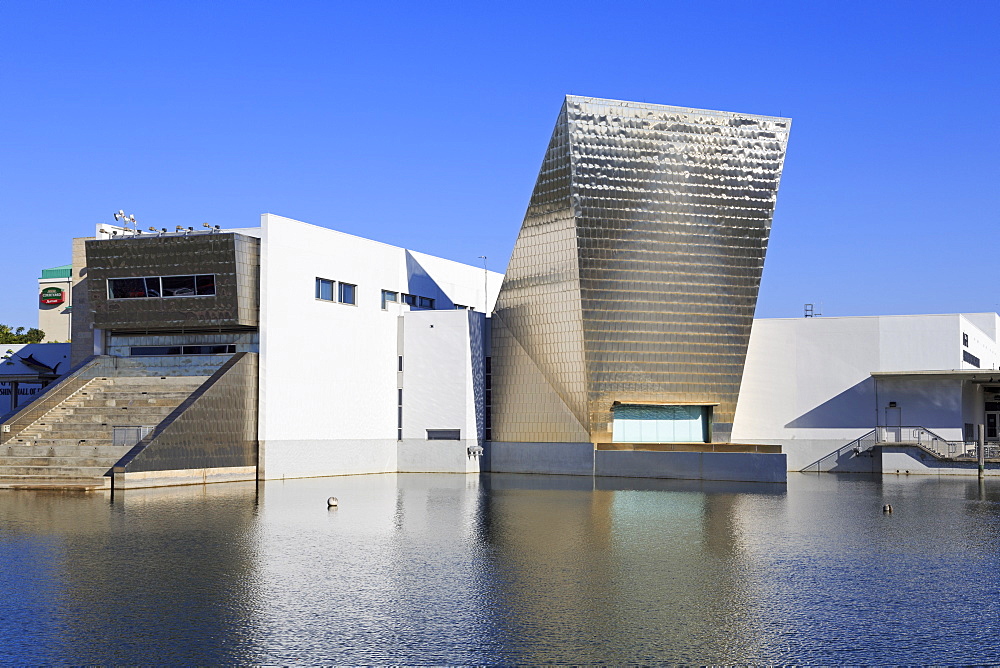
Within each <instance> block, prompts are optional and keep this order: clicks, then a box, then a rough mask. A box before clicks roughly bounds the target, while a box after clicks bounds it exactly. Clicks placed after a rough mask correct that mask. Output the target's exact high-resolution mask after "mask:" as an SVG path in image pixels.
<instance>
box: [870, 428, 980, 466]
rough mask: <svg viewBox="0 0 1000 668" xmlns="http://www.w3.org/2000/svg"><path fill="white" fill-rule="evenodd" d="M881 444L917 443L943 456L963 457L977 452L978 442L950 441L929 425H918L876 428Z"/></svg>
mask: <svg viewBox="0 0 1000 668" xmlns="http://www.w3.org/2000/svg"><path fill="white" fill-rule="evenodd" d="M876 432H877V436H876V438H877V441H878V443H879V445H882V444H893V443H899V444H900V445H908V444H916V445H919V446H920V447H922V448H924V449H925V450H928V451H930V452H933V453H934V454H937V455H939V456H941V457H949V458H954V457H963V456H967V455H969V453H970V451H972V452H973V453H974V452H975V448H976V444H975V443H974V442H972V443H970V442H968V441H949V440H948V439H946V438H943V437H942V436H940V435H938V434H936V433H934V432H933V431H931V430H930V429H928V428H927V427H923V426H918V425H901V426H891V427H889V426H880V427H878V428H877V429H876Z"/></svg>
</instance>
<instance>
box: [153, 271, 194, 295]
mask: <svg viewBox="0 0 1000 668" xmlns="http://www.w3.org/2000/svg"><path fill="white" fill-rule="evenodd" d="M160 281H161V284H162V285H163V296H164V297H190V296H191V295H194V294H196V292H195V280H194V276H164V277H163V278H161V279H160Z"/></svg>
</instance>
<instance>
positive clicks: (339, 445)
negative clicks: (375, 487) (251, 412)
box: [259, 439, 398, 480]
mask: <svg viewBox="0 0 1000 668" xmlns="http://www.w3.org/2000/svg"><path fill="white" fill-rule="evenodd" d="M259 444H260V450H259V453H260V457H259V460H260V462H261V464H262V465H263V471H262V474H261V479H262V480H278V479H281V478H325V477H327V476H337V475H359V474H365V473H395V472H396V470H397V468H398V467H397V461H396V460H397V450H398V448H397V445H398V443H397V441H396V439H391V440H390V439H367V440H362V439H358V440H350V439H328V440H326V439H310V440H292V439H289V440H275V439H268V440H260V441H259Z"/></svg>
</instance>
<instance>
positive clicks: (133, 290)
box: [108, 278, 160, 299]
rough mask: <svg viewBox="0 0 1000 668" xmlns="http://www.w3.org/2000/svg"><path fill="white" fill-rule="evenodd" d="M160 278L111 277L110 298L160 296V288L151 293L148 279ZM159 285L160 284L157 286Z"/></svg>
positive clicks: (155, 279)
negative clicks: (147, 285) (147, 284)
mask: <svg viewBox="0 0 1000 668" xmlns="http://www.w3.org/2000/svg"><path fill="white" fill-rule="evenodd" d="M159 280H160V279H159V278H148V279H147V278H109V279H108V299H136V298H139V297H159V296H160V292H159V290H156V291H155V294H149V292H147V290H146V281H157V282H158V281H159ZM157 287H158V286H157Z"/></svg>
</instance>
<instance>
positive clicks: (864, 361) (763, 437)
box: [732, 314, 1000, 470]
mask: <svg viewBox="0 0 1000 668" xmlns="http://www.w3.org/2000/svg"><path fill="white" fill-rule="evenodd" d="M988 316H989V317H988ZM980 324H982V325H983V326H984V327H987V328H991V329H990V332H984V331H983V329H982V328H980V326H979V325H980ZM998 330H1000V326H998V320H997V318H996V317H995V316H993V315H991V314H962V315H960V314H946V315H914V316H871V317H853V318H822V317H821V318H794V319H766V320H755V321H754V324H753V330H752V332H751V336H750V345H749V350H748V352H747V361H746V366H745V369H744V374H743V384H742V386H741V390H740V399H739V403H738V405H737V409H736V418H735V421H734V427H733V436H732V439H733V441H734V442H737V443H775V444H779V445H782V446H783V451H784V452H785V453H786V454H787V455H788V466H789V469H790V470H799V469H801V468H803V467H804V466H806V465H808V464H810V463H812V462H814V461H816V460H818V459H820V458H821V457H823V456H825V455H827V454H829V453H830V452H832V451H834V450H836V449H837V448H839V447H841V446H844V445H846V444H847V443H848V442H850V441H851V440H853V439H855V438H857V437H859V436H861V435H862V434H864V433H865V432H867V431H869V430H871V429H873V428H874V427H875V426H876V425H877V424H884V420H885V416H884V410H883V409H884V407H885V406H886V405H887V404H888V402H889V401H897V403H898V405H899V406H900V410H901V419H902V422H903V424H914V425H919V426H924V427H928V428H930V429H932V430H934V431H939V433H940V435H941V436H943V437H945V438H948V439H952V438H954V439H960V438H961V437H962V434H961V427H962V425H963V424H964V423H965V422H969V421H970V419H969V418H970V416H972V415H976V414H977V412H981V408H979V409H977V408H976V407H975V402H976V401H977V399H976V398H974V397H968V396H963V392H962V390H961V385H960V382H959V381H941V380H929V379H928V380H920V379H908V380H893V381H891V382H890V381H887V380H885V379H880V380H879V383H878V388H877V392H878V396H877V397H876V384H875V381H874V379H873V378H872V377H871V373H872V372H874V371H898V372H902V371H918V370H954V369H971V368H974V367H972V366H971V365H969V364H967V363H963V362H962V351H963V346H962V334H963V333H966V334H968V335H969V347H968V348H967V349H968V350H969V351H970V352H972V354H974V355H976V356H978V357H980V359H981V360H982V362H981V368H990V367H989V365H991V364H995V363H996V344H995V342H994V339H993V336H994V335H995V334H994V333H995V332H996V331H998ZM890 395H891V397H890ZM980 403H981V402H980ZM980 419H981V418H980Z"/></svg>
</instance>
